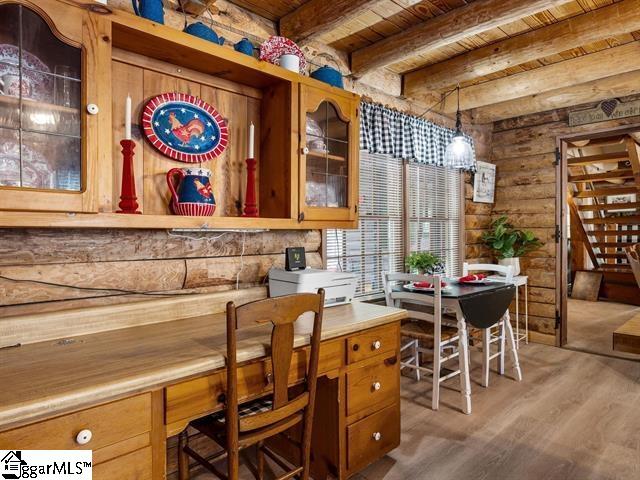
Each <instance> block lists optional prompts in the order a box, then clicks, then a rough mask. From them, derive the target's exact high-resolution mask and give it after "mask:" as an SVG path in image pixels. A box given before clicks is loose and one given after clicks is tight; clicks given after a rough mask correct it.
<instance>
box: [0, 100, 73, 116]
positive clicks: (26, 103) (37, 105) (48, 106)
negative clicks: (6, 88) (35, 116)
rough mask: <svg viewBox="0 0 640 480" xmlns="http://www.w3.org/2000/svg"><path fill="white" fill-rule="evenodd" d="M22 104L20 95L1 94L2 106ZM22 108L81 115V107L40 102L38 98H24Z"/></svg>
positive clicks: (16, 106) (0, 106)
mask: <svg viewBox="0 0 640 480" xmlns="http://www.w3.org/2000/svg"><path fill="white" fill-rule="evenodd" d="M3 106H5V107H9V108H12V107H15V108H18V107H19V106H20V99H19V98H18V97H11V96H8V95H0V108H3ZM22 108H24V109H25V110H27V109H28V110H41V111H46V112H52V113H54V112H55V113H61V114H66V115H80V109H79V108H72V107H63V106H62V105H56V104H54V103H47V102H39V101H37V100H31V99H30V98H23V99H22Z"/></svg>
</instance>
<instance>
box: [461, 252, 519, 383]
mask: <svg viewBox="0 0 640 480" xmlns="http://www.w3.org/2000/svg"><path fill="white" fill-rule="evenodd" d="M470 272H488V273H497V274H499V275H502V276H503V277H504V283H513V267H512V266H511V265H509V266H504V265H495V264H491V263H475V264H470V263H467V262H465V263H464V264H463V266H462V275H463V276H467V275H469V274H470ZM505 321H506V322H507V323H508V325H507V323H505ZM477 330H478V329H471V330H470V331H471V333H470V335H469V336H470V338H472V339H473V340H478V341H479V342H480V345H481V348H480V351H481V352H482V386H483V387H488V386H489V371H490V368H489V367H490V365H491V360H493V359H494V358H497V359H498V373H499V374H500V375H504V362H505V354H506V352H505V351H506V348H505V347H506V342H507V340H509V344H510V345H511V340H513V329H512V328H511V323H510V316H509V311H508V310H507V312H506V314H505V316H503V317H502V319H501V320H500V321H499V322H498V323H497V324H496V325H495V326H494V327H490V328H484V329H481V331H480V332H479V335H474V333H475V331H477ZM494 344H497V348H496V351H495V352H494V353H492V352H491V346H492V345H494ZM516 355H517V353H516ZM516 362H517V360H516ZM518 380H520V378H519V379H518Z"/></svg>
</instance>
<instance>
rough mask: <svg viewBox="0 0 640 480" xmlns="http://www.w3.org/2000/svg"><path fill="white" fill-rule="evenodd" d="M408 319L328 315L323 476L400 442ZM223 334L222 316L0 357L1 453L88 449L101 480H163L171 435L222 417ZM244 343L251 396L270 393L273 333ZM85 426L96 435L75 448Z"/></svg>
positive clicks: (395, 312)
mask: <svg viewBox="0 0 640 480" xmlns="http://www.w3.org/2000/svg"><path fill="white" fill-rule="evenodd" d="M151 302H152V301H151ZM151 302H149V303H151ZM91 313H92V312H91V309H86V310H84V311H83V312H79V313H78V315H84V316H85V318H90V316H91ZM405 317H406V312H405V311H404V310H400V309H392V308H387V307H381V306H377V305H371V304H361V303H354V304H352V305H347V306H341V307H333V308H329V309H327V310H326V311H325V320H324V326H323V340H322V348H321V358H320V371H321V374H322V378H321V379H320V380H319V382H320V387H319V391H320V392H319V398H318V402H317V421H318V423H319V424H321V425H322V428H318V429H315V432H314V437H315V438H314V458H315V459H316V472H318V473H320V474H322V473H326V472H330V473H333V474H334V475H335V476H337V477H339V478H346V477H348V476H350V475H352V474H353V473H355V472H357V471H358V470H360V469H362V468H363V467H364V466H366V465H367V464H368V463H370V462H372V461H374V460H376V459H378V458H379V457H380V456H382V455H384V454H385V453H387V452H388V451H390V450H391V449H393V448H395V447H396V446H397V445H398V443H399V438H400V437H399V435H400V412H399V359H398V355H399V339H400V335H399V323H400V320H402V319H403V318H405ZM128 321H130V320H128ZM298 323H300V325H299V326H298V330H297V331H296V337H295V344H296V347H297V352H296V355H294V359H293V360H292V362H293V363H294V365H293V368H292V370H291V378H290V380H291V384H292V385H293V384H295V383H297V382H299V381H301V380H302V378H303V374H304V368H305V361H306V355H305V354H306V352H307V348H306V346H307V345H308V339H309V333H310V332H309V331H308V328H310V326H311V324H310V322H309V323H308V324H305V322H304V321H302V322H298ZM224 328H225V327H224V316H223V314H222V313H218V314H211V315H205V316H201V317H195V318H189V319H184V320H173V321H164V322H162V323H156V324H152V325H143V326H137V327H129V328H122V329H118V330H113V331H107V332H103V333H95V334H90V335H83V336H78V337H73V338H72V339H71V340H65V341H62V342H61V341H50V340H49V341H45V342H39V343H33V344H29V345H23V346H21V347H16V348H9V349H3V350H0V365H1V366H2V367H1V369H0V385H3V386H9V387H8V388H3V389H2V391H1V392H0V432H1V433H0V449H5V448H6V449H39V448H40V449H75V448H91V449H92V450H93V451H94V464H95V465H96V467H95V469H94V478H95V479H96V480H102V479H113V478H119V479H122V480H127V479H136V480H138V479H151V478H152V479H162V478H165V474H166V438H167V437H170V436H172V435H175V434H176V433H178V432H180V431H181V430H182V429H183V428H184V427H185V426H186V425H187V424H188V422H189V421H190V420H191V419H194V418H198V417H200V416H204V415H207V414H209V413H211V412H215V411H218V410H220V409H221V408H222V404H221V402H220V400H221V397H220V394H222V393H223V392H224V383H225V382H224V361H225V360H224V351H225V340H224V337H225V330H224ZM239 340H240V342H239V350H238V358H239V360H240V361H243V362H244V363H245V364H244V366H243V367H242V379H241V384H240V390H241V392H242V396H243V398H246V399H249V398H252V397H256V396H260V395H262V394H264V393H266V392H268V391H269V386H268V384H267V382H266V376H267V374H268V373H269V369H270V365H269V362H268V361H267V360H266V359H265V358H264V355H265V345H267V344H268V336H267V333H266V330H265V329H263V328H256V329H252V331H251V332H250V333H245V334H244V336H243V337H242V338H241V339H239ZM377 340H379V341H380V342H381V345H380V347H379V348H375V342H376V341H377ZM377 383H379V384H380V387H379V388H376V387H377V385H376V384H377ZM86 428H88V429H90V430H92V432H93V438H92V440H91V442H89V443H88V444H86V445H78V443H77V442H76V440H75V436H76V434H77V433H78V432H79V431H80V430H82V429H86ZM374 433H381V438H380V439H379V440H375V438H374ZM376 437H377V436H376Z"/></svg>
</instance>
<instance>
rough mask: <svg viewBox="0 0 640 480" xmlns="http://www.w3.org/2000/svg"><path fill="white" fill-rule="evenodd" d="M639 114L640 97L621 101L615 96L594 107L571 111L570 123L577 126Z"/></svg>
mask: <svg viewBox="0 0 640 480" xmlns="http://www.w3.org/2000/svg"><path fill="white" fill-rule="evenodd" d="M637 115H640V99H638V100H633V101H631V102H621V101H620V100H618V99H616V98H614V99H611V100H604V101H602V102H600V103H599V104H598V106H596V107H593V108H588V109H586V110H577V111H575V112H569V125H570V126H572V127H576V126H578V125H586V124H588V123H598V122H606V121H607V120H615V119H617V118H626V117H635V116H637Z"/></svg>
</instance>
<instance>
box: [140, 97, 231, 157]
mask: <svg viewBox="0 0 640 480" xmlns="http://www.w3.org/2000/svg"><path fill="white" fill-rule="evenodd" d="M172 102H181V103H187V104H189V105H192V106H194V107H197V108H200V109H201V110H203V111H205V112H206V113H208V114H209V115H210V116H211V118H213V119H214V121H215V122H216V125H217V126H218V129H219V130H220V138H219V139H218V142H217V144H216V146H215V147H214V148H212V149H211V150H209V151H208V152H204V153H185V152H181V151H179V150H176V149H175V148H173V147H171V146H169V145H167V144H166V143H164V142H163V141H162V140H161V139H160V138H159V137H158V136H157V135H156V133H155V132H154V130H153V125H152V124H151V121H152V119H153V114H154V113H155V111H156V110H157V109H158V108H160V107H162V106H163V105H166V104H168V103H172ZM142 130H143V132H144V134H145V136H146V137H147V140H149V142H150V143H151V144H152V145H153V146H154V147H155V148H156V149H157V150H159V151H160V152H161V153H162V154H163V155H166V156H167V157H169V158H172V159H174V160H177V161H179V162H184V163H200V162H208V161H209V160H213V159H214V158H216V157H219V156H220V155H221V154H222V152H224V151H225V149H226V148H227V145H228V143H229V128H228V127H227V122H225V120H224V118H222V115H220V113H219V112H218V111H217V110H216V109H215V108H214V107H213V106H211V105H209V104H208V103H207V102H205V101H204V100H202V99H200V98H198V97H195V96H193V95H189V94H187V93H177V92H171V93H162V94H160V95H156V96H155V97H152V98H151V99H149V101H148V102H147V103H146V104H145V106H144V108H143V109H142Z"/></svg>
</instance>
